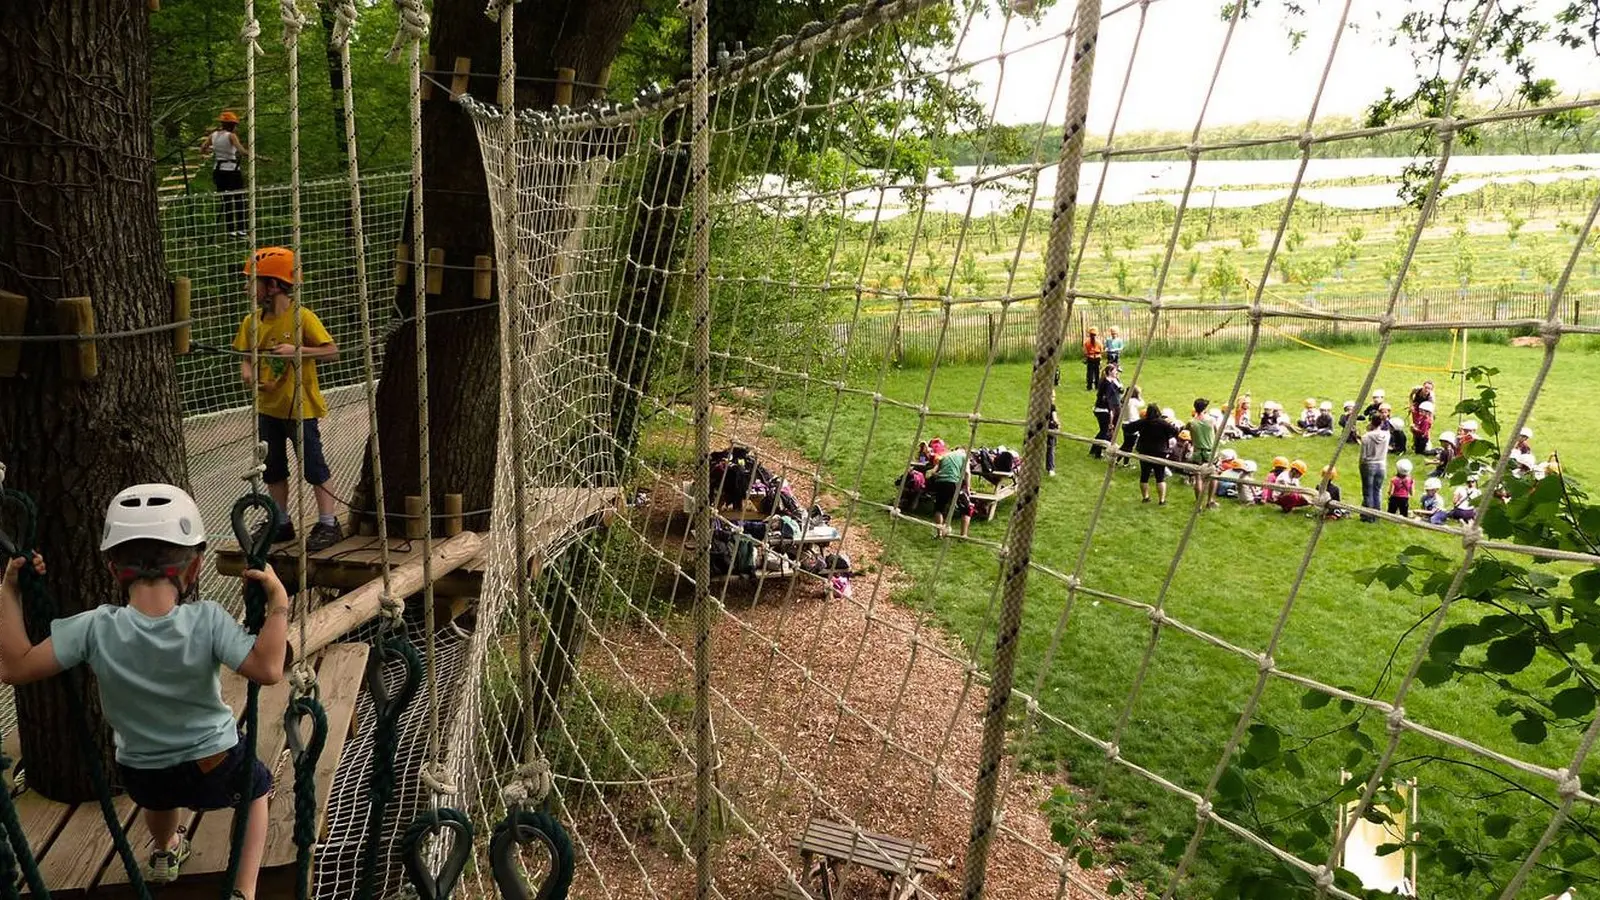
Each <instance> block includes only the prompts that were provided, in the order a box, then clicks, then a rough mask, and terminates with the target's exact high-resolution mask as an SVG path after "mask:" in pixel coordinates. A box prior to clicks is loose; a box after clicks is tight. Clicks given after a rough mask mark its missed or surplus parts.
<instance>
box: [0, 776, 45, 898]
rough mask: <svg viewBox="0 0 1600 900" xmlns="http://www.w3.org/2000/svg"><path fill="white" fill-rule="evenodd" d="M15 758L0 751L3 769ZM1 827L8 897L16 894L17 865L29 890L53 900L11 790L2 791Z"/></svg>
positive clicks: (0, 861)
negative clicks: (40, 872) (4, 839)
mask: <svg viewBox="0 0 1600 900" xmlns="http://www.w3.org/2000/svg"><path fill="white" fill-rule="evenodd" d="M12 762H13V760H12V759H11V757H9V756H6V755H5V754H3V753H0V772H3V771H5V770H7V769H10V768H11V764H12ZM0 829H4V830H5V833H6V842H5V843H4V844H0V878H4V879H5V883H6V892H7V893H6V897H7V900H9V898H11V897H15V896H16V889H17V867H18V866H19V865H20V866H21V868H22V877H23V878H24V879H25V880H26V881H27V882H28V891H29V892H30V893H32V894H33V896H35V897H40V898H43V900H50V891H49V889H48V888H46V887H45V886H44V878H43V876H41V875H40V874H39V861H38V860H36V859H34V858H33V848H32V847H30V846H29V845H28V835H27V833H26V832H24V831H23V830H22V821H21V820H20V819H18V818H17V807H16V804H14V803H12V802H11V792H10V791H5V790H0Z"/></svg>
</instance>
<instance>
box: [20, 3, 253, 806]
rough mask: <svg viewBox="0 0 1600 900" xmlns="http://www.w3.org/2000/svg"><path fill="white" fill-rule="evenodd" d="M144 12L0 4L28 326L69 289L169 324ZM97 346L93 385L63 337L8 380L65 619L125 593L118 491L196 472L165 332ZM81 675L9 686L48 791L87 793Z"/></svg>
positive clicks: (23, 479) (116, 310)
mask: <svg viewBox="0 0 1600 900" xmlns="http://www.w3.org/2000/svg"><path fill="white" fill-rule="evenodd" d="M148 17H149V12H148V11H147V7H146V4H144V3H134V2H129V0H6V3H5V12H4V13H3V14H0V110H3V113H0V146H3V147H4V148H5V149H4V151H3V152H0V290H5V291H9V292H12V293H15V294H21V295H23V296H24V297H26V298H27V300H28V315H27V331H28V332H29V333H31V334H49V333H53V332H55V331H56V330H57V329H56V325H55V317H54V313H53V304H52V301H54V300H55V299H57V298H61V297H85V296H86V297H90V298H92V299H93V303H94V311H95V320H96V322H95V324H96V328H97V330H98V331H100V332H114V331H123V330H127V329H135V328H142V327H146V326H151V325H158V324H161V323H163V322H166V321H169V320H170V318H171V309H172V307H171V302H170V301H169V300H168V293H167V285H166V279H165V275H164V267H163V265H162V257H161V232H160V227H159V223H158V220H157V207H156V191H155V174H154V171H153V164H152V148H151V133H150V68H149V64H150V60H149V21H148ZM97 347H98V351H99V371H100V374H99V377H98V378H96V379H94V380H92V381H88V382H78V381H70V380H67V379H66V378H65V377H64V376H63V370H62V362H61V354H60V346H59V345H57V344H38V343H34V344H24V345H22V350H21V364H20V368H19V369H18V371H17V375H16V377H14V378H10V379H5V380H0V454H3V455H4V459H3V462H4V463H5V464H6V466H7V473H6V483H7V485H8V486H10V487H15V488H17V489H19V490H23V491H27V492H28V493H30V494H31V495H33V497H34V498H35V499H36V500H37V501H38V504H39V509H40V512H41V516H42V518H43V521H42V522H41V523H40V536H39V542H38V543H39V547H40V549H41V550H42V551H43V552H44V553H45V555H46V558H47V559H48V560H49V563H50V582H51V585H52V587H53V589H54V595H55V599H56V603H57V605H58V607H59V609H58V613H59V614H60V615H70V614H72V613H76V612H79V611H82V610H84V609H88V608H90V607H93V606H96V605H98V604H100V603H102V602H107V601H111V600H113V599H114V598H115V596H116V595H115V590H116V587H115V584H114V583H113V581H112V579H111V577H110V575H109V573H108V572H107V570H106V568H105V566H104V565H103V564H102V563H101V562H100V558H99V552H98V539H99V535H100V528H101V521H102V517H103V515H104V512H105V508H106V504H107V503H108V502H109V501H110V499H111V497H112V495H113V494H115V493H116V492H117V491H118V490H120V489H121V488H123V487H125V486H127V485H130V484H135V483H139V482H146V481H167V482H175V483H178V484H184V483H186V482H187V478H188V476H187V469H186V465H185V459H184V452H183V431H182V427H181V422H180V419H179V407H178V393H177V389H176V384H175V381H174V366H173V360H172V336H171V335H170V334H166V333H161V334H153V335H147V336H144V337H134V338H121V339H111V340H104V341H101V342H99V343H98V345H97ZM209 524H210V527H211V528H212V529H213V530H214V531H215V530H219V529H222V528H224V523H221V522H211V523H209ZM41 624H42V623H37V622H30V623H29V625H30V631H33V632H34V633H35V635H37V629H38V628H39V627H40V625H41ZM85 685H86V690H87V693H88V696H73V695H71V693H70V691H69V688H68V682H67V680H66V679H64V678H59V677H58V678H54V679H51V680H49V681H47V682H44V683H41V684H36V685H32V686H28V687H24V688H19V689H18V690H17V716H18V728H19V730H20V731H21V737H22V755H23V758H24V760H25V761H26V764H27V769H28V784H29V785H30V787H32V788H33V789H35V790H37V791H39V792H40V793H42V794H44V795H45V796H47V797H50V798H52V799H56V800H61V801H66V802H72V801H81V800H87V799H89V798H90V797H91V796H92V795H93V792H92V787H91V784H90V780H89V777H88V770H87V768H86V766H87V762H88V758H87V757H85V756H84V755H83V754H82V753H81V752H80V747H79V745H78V743H77V741H76V739H75V736H76V732H75V730H74V729H73V727H71V721H72V719H71V717H74V716H78V715H82V714H85V712H87V714H88V715H90V716H91V717H92V718H93V721H94V722H96V723H98V722H99V703H98V699H97V694H96V692H95V690H94V687H93V681H92V679H86V680H85ZM96 730H97V731H101V729H99V728H97V729H96ZM102 737H103V733H102ZM101 749H102V753H103V752H104V741H102V748H101Z"/></svg>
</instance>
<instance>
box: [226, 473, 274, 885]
mask: <svg viewBox="0 0 1600 900" xmlns="http://www.w3.org/2000/svg"><path fill="white" fill-rule="evenodd" d="M253 509H254V510H260V511H262V512H265V513H266V514H267V524H266V527H264V528H262V529H261V533H260V535H258V536H257V538H256V540H255V541H253V542H252V541H251V540H250V530H249V529H248V528H246V527H245V516H246V514H248V513H249V512H250V511H251V510H253ZM277 515H278V508H277V505H276V504H274V503H273V502H272V500H271V498H269V497H267V495H265V494H261V493H257V492H256V491H251V492H250V493H248V494H245V495H244V496H243V497H240V498H239V499H238V500H237V501H235V502H234V504H233V513H232V515H231V516H230V517H229V522H230V524H232V526H233V536H234V538H235V539H237V540H238V541H239V547H240V549H242V550H244V551H245V560H246V562H245V565H246V566H247V567H248V568H251V569H265V568H266V566H267V554H268V553H270V552H271V550H272V538H273V530H274V529H273V527H272V523H273V522H275V521H276V520H277ZM266 622H267V588H266V586H265V585H263V584H262V583H261V582H259V581H252V580H249V579H246V580H245V583H244V630H245V631H247V632H249V633H250V634H260V633H261V626H263V625H265V624H266ZM260 706H261V685H259V684H256V683H255V682H254V681H250V682H248V687H247V688H246V689H245V701H244V715H243V716H241V717H240V719H241V720H242V723H243V724H242V725H241V727H240V729H239V731H240V735H239V743H241V744H243V745H244V753H243V755H242V758H241V760H240V763H239V771H238V773H237V774H236V775H235V776H234V777H235V778H236V779H237V791H238V796H239V801H238V805H237V806H235V807H234V808H233V832H232V834H231V835H229V841H228V868H227V870H226V871H225V872H223V874H222V897H223V900H228V898H230V897H232V896H233V883H234V880H235V879H237V878H238V877H239V854H240V852H241V851H242V850H243V849H244V836H245V831H246V830H247V829H248V828H249V826H250V809H251V807H252V806H254V805H255V798H253V797H251V796H250V794H251V793H252V791H251V788H252V787H254V786H255V774H256V773H255V768H256V766H255V763H256V732H257V730H258V729H257V727H256V724H257V723H256V718H257V715H258V712H259V710H260Z"/></svg>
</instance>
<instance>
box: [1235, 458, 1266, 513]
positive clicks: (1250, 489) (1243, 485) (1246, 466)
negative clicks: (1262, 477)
mask: <svg viewBox="0 0 1600 900" xmlns="http://www.w3.org/2000/svg"><path fill="white" fill-rule="evenodd" d="M1239 475H1240V480H1239V502H1240V503H1245V504H1250V505H1254V504H1257V503H1260V502H1261V488H1259V487H1256V486H1255V485H1253V484H1250V483H1249V482H1251V481H1255V478H1256V461H1255V460H1253V459H1244V460H1240V461H1239Z"/></svg>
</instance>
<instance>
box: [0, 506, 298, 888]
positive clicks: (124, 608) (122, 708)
mask: <svg viewBox="0 0 1600 900" xmlns="http://www.w3.org/2000/svg"><path fill="white" fill-rule="evenodd" d="M205 542H206V532H205V525H204V523H203V522H202V521H201V519H200V509H199V508H198V507H197V506H195V502H194V500H193V499H192V498H191V497H190V496H189V495H188V494H187V493H185V492H184V491H182V490H180V489H179V488H176V487H173V486H172V485H169V484H140V485H134V486H133V487H130V488H128V489H127V490H124V491H123V492H121V493H120V494H118V495H117V496H116V497H115V498H113V499H112V501H111V505H110V507H109V508H108V509H107V511H106V522H105V530H104V532H103V536H102V538H101V541H100V549H101V551H102V552H104V553H105V556H106V562H107V565H108V566H109V567H110V568H111V572H112V574H113V575H115V576H116V579H117V583H118V584H119V585H120V586H121V588H122V602H119V603H110V604H105V605H102V606H97V607H95V608H93V609H91V610H89V611H87V612H82V613H79V614H77V615H75V616H69V617H67V618H64V619H56V620H55V621H54V622H53V623H51V636H50V637H47V638H45V639H44V641H43V642H41V643H39V644H34V643H33V642H32V641H30V640H29V639H28V633H27V630H26V628H25V627H24V624H23V618H22V609H21V606H20V602H19V600H18V588H17V580H18V574H19V572H20V570H21V569H22V566H23V561H22V560H20V559H13V560H11V561H10V562H8V563H7V564H6V572H5V582H4V587H3V589H0V666H3V667H4V675H5V681H6V683H8V684H28V683H31V682H35V681H40V680H42V679H45V678H50V677H51V676H54V675H56V674H58V673H60V672H63V671H65V670H67V669H70V668H72V667H74V666H76V665H79V664H86V665H88V666H89V668H90V669H91V670H92V671H93V672H94V674H95V677H96V680H97V681H98V682H99V688H100V706H101V709H102V710H103V711H104V713H105V717H106V721H107V722H108V723H109V724H110V725H111V730H112V733H113V734H114V735H115V737H116V749H117V753H116V757H117V768H118V770H119V772H120V774H121V776H122V777H121V780H122V784H123V786H124V787H126V788H127V791H128V796H129V797H130V798H131V799H132V800H133V802H134V803H136V804H138V805H139V806H140V807H141V808H142V809H143V810H144V822H145V825H146V826H147V827H148V828H149V829H150V836H151V838H152V840H153V843H154V846H155V847H156V849H155V851H154V852H153V853H152V854H151V855H150V864H149V870H148V873H147V874H146V876H145V877H146V878H147V879H148V880H150V881H151V882H154V883H158V884H165V883H170V882H172V881H174V880H176V879H177V877H178V870H179V868H180V867H181V866H182V864H183V862H184V860H185V859H186V858H187V857H188V855H189V842H188V841H187V840H185V839H184V838H183V836H182V835H180V834H179V833H178V816H179V811H180V810H182V809H195V810H215V809H227V808H232V807H233V806H235V805H236V804H237V802H238V800H239V794H238V791H239V788H240V785H241V780H242V779H241V776H242V775H243V774H244V773H243V772H242V771H241V769H240V767H241V766H248V767H251V771H250V777H249V781H250V788H249V792H250V793H249V796H250V798H251V800H252V802H251V805H250V813H249V824H248V826H247V827H246V830H245V841H244V845H243V847H242V849H241V851H240V857H239V871H238V876H237V878H236V879H235V881H234V890H233V897H234V898H236V900H239V898H242V900H254V898H255V892H256V874H257V872H258V870H259V868H260V866H261V857H262V854H263V853H264V852H265V849H266V841H267V794H268V792H270V791H271V790H272V775H271V773H270V772H268V771H267V769H266V767H265V766H263V765H262V764H261V761H260V760H256V759H246V758H245V752H244V747H243V745H242V744H240V742H239V735H238V731H237V730H236V726H235V722H234V715H233V711H232V710H230V709H229V708H228V705H227V704H226V703H223V702H222V697H221V685H220V684H219V681H218V674H217V666H218V665H225V666H227V667H228V668H230V669H233V670H234V671H236V672H238V673H239V674H240V675H243V676H244V677H246V678H248V679H250V680H251V681H254V682H256V683H258V684H263V685H270V684H276V683H278V682H279V681H280V680H282V678H283V670H284V665H285V663H286V661H287V660H286V657H287V638H288V620H289V597H288V595H287V593H286V592H285V591H284V588H283V584H282V582H280V581H279V580H278V578H277V576H276V575H274V574H273V572H272V570H271V569H270V568H269V569H267V570H265V571H254V570H251V571H247V572H245V573H244V574H245V576H246V577H247V578H250V579H251V580H253V581H257V582H260V583H261V585H262V586H263V587H264V588H266V591H267V598H268V599H267V618H266V622H265V624H264V625H263V626H262V628H261V633H260V634H259V635H257V636H254V637H252V636H251V635H250V634H248V633H247V632H246V631H245V630H244V629H243V628H242V627H240V625H239V623H238V622H236V621H235V620H234V618H233V616H231V615H229V614H228V612H227V610H225V609H223V608H222V607H221V606H220V605H218V604H217V603H215V602H212V601H208V600H199V601H194V602H184V601H185V600H191V601H193V595H194V592H195V589H196V587H197V586H198V584H199V580H198V579H199V577H200V563H201V559H202V557H203V554H204V551H205ZM32 564H33V568H34V571H35V572H37V573H39V574H41V575H42V574H43V573H44V560H43V559H42V558H41V557H38V556H35V557H34V558H33V560H32ZM35 624H38V623H35Z"/></svg>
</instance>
